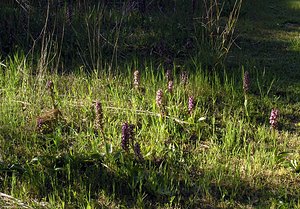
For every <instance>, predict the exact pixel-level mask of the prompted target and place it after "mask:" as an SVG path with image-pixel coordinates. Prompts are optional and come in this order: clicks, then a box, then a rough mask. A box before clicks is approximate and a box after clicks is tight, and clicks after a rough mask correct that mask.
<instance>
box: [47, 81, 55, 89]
mask: <svg viewBox="0 0 300 209" xmlns="http://www.w3.org/2000/svg"><path fill="white" fill-rule="evenodd" d="M46 88H47V89H49V91H50V92H51V91H53V90H54V84H53V81H51V80H49V81H47V84H46Z"/></svg>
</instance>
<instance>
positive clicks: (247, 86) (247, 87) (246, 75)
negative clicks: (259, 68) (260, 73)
mask: <svg viewBox="0 0 300 209" xmlns="http://www.w3.org/2000/svg"><path fill="white" fill-rule="evenodd" d="M243 89H244V92H245V93H247V92H249V90H250V75H249V72H248V71H246V72H245V73H244V78H243Z"/></svg>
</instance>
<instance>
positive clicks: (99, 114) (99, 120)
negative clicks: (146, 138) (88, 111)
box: [95, 101, 103, 131]
mask: <svg viewBox="0 0 300 209" xmlns="http://www.w3.org/2000/svg"><path fill="white" fill-rule="evenodd" d="M95 115H96V117H95V128H96V129H98V130H101V131H102V130H103V110H102V104H101V102H99V101H96V103H95Z"/></svg>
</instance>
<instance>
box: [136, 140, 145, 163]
mask: <svg viewBox="0 0 300 209" xmlns="http://www.w3.org/2000/svg"><path fill="white" fill-rule="evenodd" d="M134 154H135V156H136V157H137V158H138V159H139V160H143V159H144V158H143V155H142V153H141V147H140V144H139V143H138V142H136V143H135V145H134Z"/></svg>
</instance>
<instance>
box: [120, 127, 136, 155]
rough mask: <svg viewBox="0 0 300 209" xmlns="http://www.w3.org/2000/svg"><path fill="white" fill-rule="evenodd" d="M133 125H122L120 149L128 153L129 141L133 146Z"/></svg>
mask: <svg viewBox="0 0 300 209" xmlns="http://www.w3.org/2000/svg"><path fill="white" fill-rule="evenodd" d="M133 129H134V125H133V124H128V123H127V122H125V123H123V124H122V141H121V147H122V148H123V150H125V151H127V152H128V151H129V145H130V141H131V143H132V146H133V141H134V132H133Z"/></svg>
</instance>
